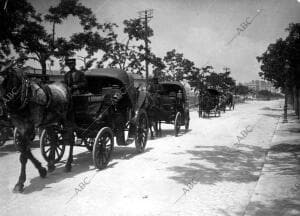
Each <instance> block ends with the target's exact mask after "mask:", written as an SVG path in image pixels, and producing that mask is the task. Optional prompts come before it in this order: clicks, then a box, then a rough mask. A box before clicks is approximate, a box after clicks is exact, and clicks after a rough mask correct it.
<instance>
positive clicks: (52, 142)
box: [40, 69, 148, 169]
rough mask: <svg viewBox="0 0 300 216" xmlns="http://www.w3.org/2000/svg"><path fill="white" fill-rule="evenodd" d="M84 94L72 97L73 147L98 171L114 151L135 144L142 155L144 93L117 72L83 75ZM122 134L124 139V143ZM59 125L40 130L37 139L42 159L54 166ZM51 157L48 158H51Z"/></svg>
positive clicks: (60, 145) (58, 149)
mask: <svg viewBox="0 0 300 216" xmlns="http://www.w3.org/2000/svg"><path fill="white" fill-rule="evenodd" d="M85 76H86V79H87V83H88V85H87V93H85V94H80V95H74V96H73V97H72V101H73V111H74V122H75V125H74V128H75V130H74V134H75V137H76V140H77V142H76V145H77V146H85V147H87V149H88V150H90V151H92V153H93V161H94V164H95V166H96V167H97V168H98V169H103V168H105V167H106V166H107V164H108V162H109V160H110V156H111V153H112V151H113V147H114V137H116V140H117V144H118V145H121V146H124V145H128V144H130V143H132V142H133V141H135V146H136V149H137V152H143V151H144V149H145V147H146V143H147V136H148V116H147V113H146V111H145V109H144V107H143V104H145V103H144V100H145V98H146V95H145V93H143V92H138V91H137V89H136V88H135V87H134V85H133V78H132V77H131V76H129V75H128V74H127V73H126V72H125V71H123V70H119V69H94V70H91V71H88V72H86V73H85ZM125 131H128V138H127V139H126V140H125ZM61 134H62V131H61V126H60V125H59V124H57V125H53V126H51V127H48V128H46V129H44V131H43V132H42V135H41V139H40V145H41V151H42V155H43V157H44V158H45V159H46V160H47V161H49V160H51V159H53V158H54V160H55V162H58V161H59V160H60V159H61V158H62V156H63V154H64V150H65V146H64V145H63V143H62V136H61ZM51 157H52V158H51Z"/></svg>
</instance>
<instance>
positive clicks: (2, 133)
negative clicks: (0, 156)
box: [0, 128, 7, 146]
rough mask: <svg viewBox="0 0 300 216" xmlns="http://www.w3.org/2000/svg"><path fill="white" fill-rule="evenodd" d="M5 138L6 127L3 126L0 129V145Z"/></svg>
mask: <svg viewBox="0 0 300 216" xmlns="http://www.w3.org/2000/svg"><path fill="white" fill-rule="evenodd" d="M6 140H7V136H6V129H5V128H1V129H0V146H3V145H4V143H5V142H6Z"/></svg>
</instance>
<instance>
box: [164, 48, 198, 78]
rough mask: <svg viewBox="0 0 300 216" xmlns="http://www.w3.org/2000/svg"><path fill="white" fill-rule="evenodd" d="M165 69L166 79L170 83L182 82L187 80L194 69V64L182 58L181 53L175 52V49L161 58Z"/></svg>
mask: <svg viewBox="0 0 300 216" xmlns="http://www.w3.org/2000/svg"><path fill="white" fill-rule="evenodd" d="M163 60H164V62H165V65H166V68H165V73H166V74H167V75H166V77H167V79H169V80H172V81H182V80H183V79H186V78H188V76H189V74H190V73H191V71H192V70H193V68H194V65H195V64H194V62H192V61H190V60H189V59H186V58H184V57H183V54H182V53H178V52H176V50H175V49H173V50H171V51H168V52H167V53H166V55H165V57H164V58H163Z"/></svg>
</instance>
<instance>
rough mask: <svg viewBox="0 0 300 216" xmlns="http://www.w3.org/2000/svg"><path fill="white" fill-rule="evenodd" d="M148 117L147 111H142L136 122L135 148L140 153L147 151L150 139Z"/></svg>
mask: <svg viewBox="0 0 300 216" xmlns="http://www.w3.org/2000/svg"><path fill="white" fill-rule="evenodd" d="M148 129H149V123H148V117H147V113H146V111H145V110H143V109H141V110H140V111H139V114H138V116H137V121H136V135H135V147H136V151H137V152H138V153H141V152H143V151H144V150H145V147H146V144H147V139H148Z"/></svg>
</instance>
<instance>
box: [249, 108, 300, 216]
mask: <svg viewBox="0 0 300 216" xmlns="http://www.w3.org/2000/svg"><path fill="white" fill-rule="evenodd" d="M254 215H255V216H293V215H295V216H296V215H297V216H299V215H300V121H299V120H298V119H297V116H295V115H294V114H292V111H291V110H289V115H288V123H285V124H283V123H282V118H281V119H280V121H279V124H278V127H277V130H276V131H275V134H274V137H273V139H272V143H271V145H270V149H269V151H268V153H267V156H266V160H265V165H264V167H263V170H262V174H261V176H260V178H259V181H258V183H257V186H256V188H255V192H254V194H253V196H252V198H251V201H250V203H249V205H248V207H247V209H246V213H245V216H254Z"/></svg>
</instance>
